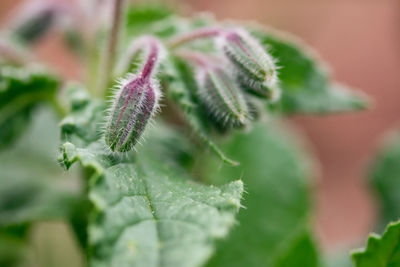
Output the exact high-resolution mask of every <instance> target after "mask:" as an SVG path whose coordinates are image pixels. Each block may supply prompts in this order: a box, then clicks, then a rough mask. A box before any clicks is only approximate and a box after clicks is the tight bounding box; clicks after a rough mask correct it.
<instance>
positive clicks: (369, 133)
mask: <svg viewBox="0 0 400 267" xmlns="http://www.w3.org/2000/svg"><path fill="white" fill-rule="evenodd" d="M54 1H57V0H54ZM22 2H23V1H22V0H1V1H0V25H1V26H3V27H5V26H4V25H5V23H6V21H7V20H8V19H10V18H11V17H12V14H13V12H15V11H16V7H17V5H18V4H20V3H22ZM64 2H71V3H72V2H74V1H72V0H64ZM170 2H171V1H170ZM172 3H173V4H175V5H178V6H179V8H180V9H182V10H184V11H185V12H188V13H190V12H195V11H210V12H213V13H214V14H215V15H216V17H217V18H218V19H240V20H250V21H258V22H259V23H261V24H265V25H269V26H272V27H275V28H278V29H280V30H284V31H287V32H290V33H292V34H295V35H297V36H299V37H300V38H302V39H303V40H304V41H305V42H306V43H307V44H308V45H310V46H312V47H314V49H315V50H316V51H317V52H318V53H319V54H320V55H321V57H322V58H323V59H324V60H325V61H326V62H328V63H329V64H330V66H331V69H332V72H333V76H334V78H335V79H337V80H339V81H341V82H343V83H345V84H348V85H350V86H352V87H356V88H359V89H361V90H362V91H364V92H365V93H366V94H368V95H369V96H370V97H371V99H373V106H372V108H371V109H370V110H369V111H363V112H359V113H353V114H337V115H329V116H324V117H318V116H307V117H305V116H294V117H292V118H290V121H291V122H292V123H293V124H295V125H297V126H298V128H299V129H300V131H301V132H303V134H304V135H305V136H306V137H307V138H308V139H309V142H310V143H311V146H312V148H313V153H314V154H315V156H316V158H318V161H319V166H318V172H317V173H316V179H317V183H316V188H315V198H316V207H315V208H316V216H315V225H316V229H317V234H318V237H319V239H320V241H321V244H322V246H323V248H324V249H325V250H326V251H332V250H336V249H340V248H344V247H348V246H353V245H355V244H357V243H358V242H359V241H360V239H364V238H365V236H366V234H367V233H368V232H369V231H371V229H372V227H373V225H374V222H375V215H376V208H375V206H374V201H373V196H372V195H371V193H370V191H369V189H368V186H367V166H368V164H369V162H370V160H371V159H372V156H373V155H374V153H375V152H376V149H377V148H378V146H379V144H380V143H381V141H382V138H383V137H384V135H385V134H387V132H388V131H390V130H393V129H395V128H396V127H397V126H398V124H399V123H400V1H398V0H245V1H244V0H218V1H217V0H181V1H179V0H176V1H173V2H172ZM35 50H36V51H37V53H38V58H39V59H42V60H44V61H46V62H48V64H51V65H52V66H54V68H55V69H56V70H58V71H59V72H60V73H61V74H63V75H65V76H67V77H69V78H76V79H79V78H80V77H81V76H82V69H80V66H79V64H78V60H77V59H76V58H74V56H73V55H72V54H70V53H68V51H67V50H66V49H65V48H64V47H63V45H62V41H61V38H60V36H57V34H52V35H49V36H47V37H46V38H45V40H44V41H43V42H41V43H40V44H37V46H36V48H35ZM55 227H57V226H55ZM57 231H58V230H55V232H57Z"/></svg>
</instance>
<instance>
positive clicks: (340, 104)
mask: <svg viewBox="0 0 400 267" xmlns="http://www.w3.org/2000/svg"><path fill="white" fill-rule="evenodd" d="M251 32H252V34H254V36H256V37H257V38H258V39H259V40H260V41H261V42H262V44H263V45H264V47H265V48H266V49H267V50H268V51H269V52H270V53H271V54H272V55H273V56H274V57H275V58H276V59H277V60H278V66H280V67H281V69H280V70H279V80H280V87H281V89H282V97H281V100H280V101H278V102H277V103H276V104H272V105H271V106H272V108H275V109H278V110H280V111H282V112H284V113H331V112H342V111H353V110H360V109H365V108H366V107H367V104H368V102H367V100H366V98H365V97H364V96H363V95H362V94H361V93H359V92H354V91H351V90H350V89H348V88H346V87H345V86H343V85H340V84H336V83H332V81H331V78H330V75H329V73H328V71H327V67H326V66H324V65H323V63H321V62H320V61H319V60H318V59H317V58H316V57H315V56H314V55H312V53H311V52H310V48H308V47H306V46H305V45H303V44H301V43H300V42H299V41H295V40H292V39H290V38H287V37H283V34H278V33H277V32H276V31H274V32H273V31H265V30H261V29H257V28H252V29H251Z"/></svg>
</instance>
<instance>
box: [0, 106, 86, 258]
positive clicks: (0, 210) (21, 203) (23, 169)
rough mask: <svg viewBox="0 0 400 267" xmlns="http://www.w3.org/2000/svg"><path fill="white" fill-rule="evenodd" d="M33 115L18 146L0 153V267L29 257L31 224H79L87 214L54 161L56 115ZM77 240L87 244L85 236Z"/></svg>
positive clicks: (40, 112) (68, 178)
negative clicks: (61, 222)
mask: <svg viewBox="0 0 400 267" xmlns="http://www.w3.org/2000/svg"><path fill="white" fill-rule="evenodd" d="M32 115H33V121H32V124H30V125H29V126H28V127H27V130H26V131H25V132H24V133H23V134H22V136H21V138H20V139H19V140H18V141H17V142H16V143H15V145H14V146H13V147H12V148H7V149H5V150H3V151H1V152H0V170H1V171H0V244H1V245H0V265H1V266H14V265H15V264H17V263H18V262H19V261H20V260H23V258H24V257H25V256H27V253H28V252H29V245H28V244H29V240H28V239H27V237H28V234H29V230H30V226H31V225H32V224H33V223H36V222H40V221H43V220H46V221H48V220H65V221H69V222H71V223H72V224H73V225H79V224H80V223H81V222H82V218H85V213H86V210H87V201H86V200H85V198H84V197H83V196H82V194H81V193H80V192H79V189H77V188H76V181H75V180H74V179H72V178H73V177H71V175H68V176H67V175H66V174H65V173H63V172H62V170H60V168H59V166H58V164H57V162H56V160H55V156H56V154H57V151H56V148H57V144H58V139H59V133H58V131H57V129H58V125H57V121H56V118H55V116H54V114H52V113H51V112H49V110H45V109H38V110H35V111H34V112H33V114H32ZM74 173H75V172H71V174H74ZM82 214H83V216H82ZM83 229H84V228H83ZM78 238H80V239H81V242H82V243H84V242H85V241H84V238H85V237H84V236H82V235H81V236H78Z"/></svg>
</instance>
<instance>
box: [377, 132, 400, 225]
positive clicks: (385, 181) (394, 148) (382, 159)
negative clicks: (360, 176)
mask: <svg viewBox="0 0 400 267" xmlns="http://www.w3.org/2000/svg"><path fill="white" fill-rule="evenodd" d="M370 176H371V185H372V186H373V189H374V191H375V193H376V195H377V197H378V201H379V204H380V208H381V224H382V227H384V226H385V225H386V224H387V223H389V222H390V221H393V220H397V219H398V218H399V216H400V194H399V192H400V134H399V133H396V134H393V135H392V136H391V137H390V138H389V140H387V143H386V144H385V145H384V146H383V148H382V149H381V151H380V152H379V153H378V155H377V156H376V159H375V161H374V163H373V166H372V168H371V171H370Z"/></svg>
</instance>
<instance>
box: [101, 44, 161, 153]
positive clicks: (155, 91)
mask: <svg viewBox="0 0 400 267" xmlns="http://www.w3.org/2000/svg"><path fill="white" fill-rule="evenodd" d="M140 42H141V43H143V44H145V45H144V46H143V47H142V49H143V50H144V51H143V52H144V53H145V54H146V55H145V60H144V64H143V66H142V67H141V71H140V74H139V75H135V74H128V78H127V79H125V80H123V81H121V82H120V85H119V86H118V87H117V89H116V92H115V95H114V97H113V100H112V102H113V104H112V107H111V109H110V110H109V118H108V121H107V125H106V128H105V141H106V144H107V145H108V146H109V148H110V149H111V150H112V151H118V152H126V151H129V150H131V149H132V148H133V147H134V145H135V144H136V143H137V142H138V140H139V139H140V137H141V136H142V133H143V131H144V129H145V127H146V125H147V123H148V121H149V120H150V119H151V117H152V116H153V115H154V113H155V111H156V110H157V108H158V101H159V98H160V95H161V94H160V90H159V85H158V82H157V80H156V78H155V75H156V71H157V68H158V66H159V63H160V60H161V59H162V57H163V48H162V45H161V43H160V42H159V41H158V40H157V39H155V38H151V37H149V38H146V39H145V41H144V40H140Z"/></svg>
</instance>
